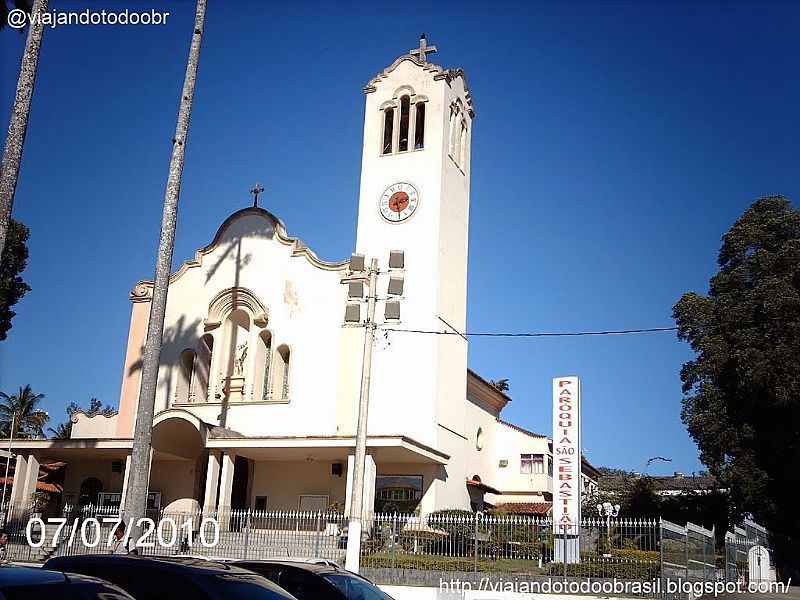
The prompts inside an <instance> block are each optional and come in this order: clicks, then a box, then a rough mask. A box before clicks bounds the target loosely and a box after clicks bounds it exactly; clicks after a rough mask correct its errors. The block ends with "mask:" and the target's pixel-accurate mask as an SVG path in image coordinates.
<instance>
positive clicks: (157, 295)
mask: <svg viewBox="0 0 800 600" xmlns="http://www.w3.org/2000/svg"><path fill="white" fill-rule="evenodd" d="M205 17H206V0H197V12H196V15H195V21H194V29H193V32H192V43H191V45H190V47H189V61H188V63H187V65H186V74H185V76H184V79H183V92H182V93H181V102H180V109H179V110H178V123H177V125H176V127H175V137H174V138H173V140H172V157H171V159H170V163H169V176H168V177H167V189H166V192H165V193H164V211H163V214H162V217H161V237H160V239H159V242H158V255H157V258H156V273H155V278H154V281H153V299H152V300H151V304H150V321H149V323H148V327H147V339H146V341H145V345H144V358H143V359H142V384H141V389H140V390H139V404H138V406H137V408H136V427H135V429H134V435H133V449H132V451H131V463H130V474H129V475H128V489H127V490H126V492H125V508H124V510H125V521H126V522H127V524H128V529H127V531H128V535H129V536H130V537H132V538H134V539H136V537H137V534H138V531H139V520H140V519H141V518H143V517H144V516H145V514H146V511H147V488H148V485H149V483H150V462H151V457H152V451H153V449H152V445H151V444H152V440H153V416H154V413H155V402H156V388H157V384H158V365H159V361H160V360H161V344H162V342H163V339H164V316H165V313H166V309H167V294H168V292H169V276H170V271H171V270H172V252H173V249H174V243H175V224H176V221H177V219H178V199H179V197H180V190H181V176H182V175H183V158H184V155H185V153H186V138H187V135H188V133H189V118H190V117H191V114H192V101H193V99H194V88H195V81H196V79H197V65H198V63H199V61H200V45H201V43H202V41H203V27H204V24H205Z"/></svg>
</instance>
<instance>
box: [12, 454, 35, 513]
mask: <svg viewBox="0 0 800 600" xmlns="http://www.w3.org/2000/svg"><path fill="white" fill-rule="evenodd" d="M27 463H28V466H27V469H26V472H25V479H24V483H23V486H22V490H21V492H20V494H21V496H22V497H21V498H20V500H21V503H22V504H24V505H25V504H30V502H31V496H32V495H33V492H35V491H36V482H37V481H39V459H37V458H36V457H35V456H34V455H33V454H29V455H28V460H27ZM15 479H16V477H15Z"/></svg>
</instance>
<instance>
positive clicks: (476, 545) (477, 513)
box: [473, 512, 481, 585]
mask: <svg viewBox="0 0 800 600" xmlns="http://www.w3.org/2000/svg"><path fill="white" fill-rule="evenodd" d="M480 515H481V513H479V512H476V513H475V538H474V542H473V543H474V546H475V573H474V575H475V585H478V519H480Z"/></svg>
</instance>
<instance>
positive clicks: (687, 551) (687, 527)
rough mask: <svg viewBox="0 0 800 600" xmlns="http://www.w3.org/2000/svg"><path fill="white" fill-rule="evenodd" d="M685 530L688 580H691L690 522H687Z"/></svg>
mask: <svg viewBox="0 0 800 600" xmlns="http://www.w3.org/2000/svg"><path fill="white" fill-rule="evenodd" d="M685 532H686V533H685V534H684V539H685V540H686V545H685V549H686V552H685V554H686V581H689V524H688V523H687V524H686V529H685Z"/></svg>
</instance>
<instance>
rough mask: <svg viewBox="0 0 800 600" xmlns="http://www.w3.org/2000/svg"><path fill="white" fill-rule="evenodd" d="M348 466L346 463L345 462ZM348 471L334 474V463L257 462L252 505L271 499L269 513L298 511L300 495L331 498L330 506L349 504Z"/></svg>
mask: <svg viewBox="0 0 800 600" xmlns="http://www.w3.org/2000/svg"><path fill="white" fill-rule="evenodd" d="M345 465H346V462H345ZM346 483H347V468H346V467H345V468H344V469H343V473H342V475H341V477H340V476H338V475H332V474H331V461H325V460H314V461H305V462H298V461H272V460H270V461H255V469H254V472H253V485H252V491H251V497H250V506H253V507H254V506H255V505H256V498H257V497H259V496H266V497H267V510H298V509H299V502H300V495H301V494H302V495H314V496H328V504H330V503H332V502H337V501H338V502H341V503H342V505H344V501H345V491H346V490H345V486H346Z"/></svg>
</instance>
